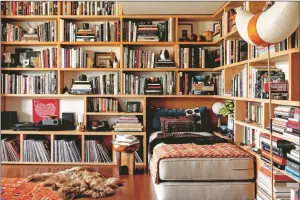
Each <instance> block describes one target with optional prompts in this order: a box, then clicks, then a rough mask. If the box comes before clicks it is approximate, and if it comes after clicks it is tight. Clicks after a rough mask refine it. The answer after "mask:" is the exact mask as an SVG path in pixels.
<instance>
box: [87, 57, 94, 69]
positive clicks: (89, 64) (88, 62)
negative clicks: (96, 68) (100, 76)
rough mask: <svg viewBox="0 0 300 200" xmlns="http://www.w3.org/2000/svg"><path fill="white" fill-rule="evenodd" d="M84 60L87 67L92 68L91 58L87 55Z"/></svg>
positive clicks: (92, 61)
mask: <svg viewBox="0 0 300 200" xmlns="http://www.w3.org/2000/svg"><path fill="white" fill-rule="evenodd" d="M86 60H87V68H92V67H93V65H94V60H93V58H92V57H89V56H88V57H87V59H86Z"/></svg>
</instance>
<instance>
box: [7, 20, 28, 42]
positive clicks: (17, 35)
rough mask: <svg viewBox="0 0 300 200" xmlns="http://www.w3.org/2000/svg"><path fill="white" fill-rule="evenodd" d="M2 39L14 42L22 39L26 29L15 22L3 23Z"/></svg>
mask: <svg viewBox="0 0 300 200" xmlns="http://www.w3.org/2000/svg"><path fill="white" fill-rule="evenodd" d="M1 32H2V34H1V41H4V42H13V41H21V40H22V37H23V34H24V32H25V30H24V29H23V28H22V27H21V26H19V25H15V24H9V23H1Z"/></svg>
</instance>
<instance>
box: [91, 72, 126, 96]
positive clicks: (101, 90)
mask: <svg viewBox="0 0 300 200" xmlns="http://www.w3.org/2000/svg"><path fill="white" fill-rule="evenodd" d="M88 80H89V81H90V82H91V84H92V93H93V94H120V78H119V73H108V74H102V75H99V76H90V77H88Z"/></svg>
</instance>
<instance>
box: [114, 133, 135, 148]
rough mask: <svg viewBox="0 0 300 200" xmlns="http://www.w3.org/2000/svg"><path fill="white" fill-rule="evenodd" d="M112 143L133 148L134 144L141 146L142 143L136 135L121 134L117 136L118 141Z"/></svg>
mask: <svg viewBox="0 0 300 200" xmlns="http://www.w3.org/2000/svg"><path fill="white" fill-rule="evenodd" d="M112 143H113V144H115V145H124V146H131V145H134V144H139V143H140V141H139V139H138V138H137V137H136V136H134V135H123V134H119V135H116V139H115V140H114V141H113V142H112Z"/></svg>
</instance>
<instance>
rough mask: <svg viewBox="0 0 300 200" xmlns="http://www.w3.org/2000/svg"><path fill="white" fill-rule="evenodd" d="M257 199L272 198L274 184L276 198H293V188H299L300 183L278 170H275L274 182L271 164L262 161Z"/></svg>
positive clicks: (287, 199) (266, 199)
mask: <svg viewBox="0 0 300 200" xmlns="http://www.w3.org/2000/svg"><path fill="white" fill-rule="evenodd" d="M257 179H258V181H257V199H258V200H269V199H271V198H272V192H271V191H272V189H271V187H272V184H273V185H274V194H273V195H274V199H276V200H279V199H284V200H290V199H291V192H290V190H291V188H299V183H296V182H294V181H293V180H292V179H291V178H290V177H288V176H286V175H284V174H282V173H281V172H280V171H278V170H276V169H275V170H273V183H272V180H271V166H270V165H268V164H266V163H262V164H261V166H260V168H259V171H258V176H257ZM293 200H294V199H293Z"/></svg>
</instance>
